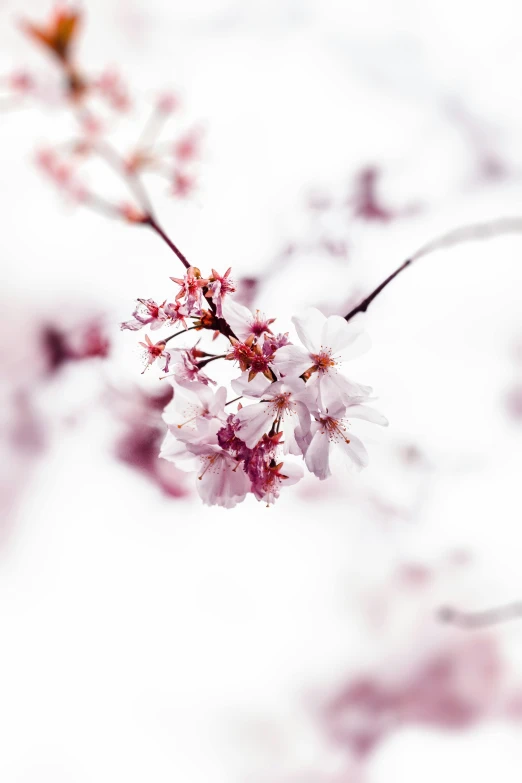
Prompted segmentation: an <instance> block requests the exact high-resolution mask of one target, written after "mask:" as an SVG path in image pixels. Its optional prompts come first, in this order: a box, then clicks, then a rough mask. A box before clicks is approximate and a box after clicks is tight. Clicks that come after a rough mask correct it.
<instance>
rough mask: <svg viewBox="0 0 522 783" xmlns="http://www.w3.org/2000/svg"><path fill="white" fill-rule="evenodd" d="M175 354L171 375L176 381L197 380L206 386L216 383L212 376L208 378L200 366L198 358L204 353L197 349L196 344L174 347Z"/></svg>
mask: <svg viewBox="0 0 522 783" xmlns="http://www.w3.org/2000/svg"><path fill="white" fill-rule="evenodd" d="M174 350H175V352H176V355H177V356H178V358H177V360H176V362H175V364H174V367H173V375H174V377H175V378H176V381H177V382H178V383H179V382H180V381H199V382H200V383H204V384H205V385H207V386H208V384H209V383H212V384H214V385H215V384H216V381H214V380H213V379H212V378H210V377H209V376H208V375H207V374H206V373H204V372H203V370H202V369H201V367H200V364H199V362H200V360H201V358H202V357H203V356H206V354H205V353H204V352H203V351H199V350H198V348H197V347H196V346H194V347H193V348H175V349H174Z"/></svg>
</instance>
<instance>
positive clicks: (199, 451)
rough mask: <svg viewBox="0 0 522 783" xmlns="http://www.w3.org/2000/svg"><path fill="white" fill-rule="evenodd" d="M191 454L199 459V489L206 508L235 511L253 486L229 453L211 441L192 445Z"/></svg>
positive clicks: (190, 446) (197, 485) (190, 447)
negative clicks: (220, 507) (233, 509)
mask: <svg viewBox="0 0 522 783" xmlns="http://www.w3.org/2000/svg"><path fill="white" fill-rule="evenodd" d="M189 450H190V451H191V453H192V454H194V455H195V456H196V457H198V459H199V470H198V481H197V484H196V487H197V490H198V493H199V496H200V498H201V500H202V501H203V503H204V504H205V505H207V506H223V507H224V508H234V506H236V505H237V504H238V503H241V502H242V501H243V500H244V499H245V497H246V495H247V492H248V491H249V490H250V483H249V481H248V478H247V476H246V475H245V473H244V472H243V471H242V470H239V469H238V468H239V462H238V461H237V460H236V459H235V458H234V457H233V456H232V455H231V454H230V453H229V452H228V451H225V450H224V449H222V448H221V447H220V446H219V444H218V443H217V442H216V443H213V442H212V441H207V442H206V443H193V444H191V445H189Z"/></svg>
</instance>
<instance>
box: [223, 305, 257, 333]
mask: <svg viewBox="0 0 522 783" xmlns="http://www.w3.org/2000/svg"><path fill="white" fill-rule="evenodd" d="M223 318H224V319H225V321H227V323H228V324H229V325H230V326H231V327H232V331H233V332H234V334H235V335H236V337H237V338H238V339H239V340H246V339H247V337H248V336H249V334H250V332H251V325H252V321H253V320H254V316H253V315H252V313H251V312H250V310H249V309H248V307H245V306H244V305H242V304H239V302H236V301H235V300H234V299H231V298H230V297H226V298H225V299H224V300H223Z"/></svg>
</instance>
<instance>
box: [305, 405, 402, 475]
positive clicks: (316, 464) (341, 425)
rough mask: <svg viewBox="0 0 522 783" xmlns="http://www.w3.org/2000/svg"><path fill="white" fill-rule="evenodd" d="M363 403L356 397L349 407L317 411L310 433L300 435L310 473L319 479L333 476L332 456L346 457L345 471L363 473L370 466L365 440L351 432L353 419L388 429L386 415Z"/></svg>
mask: <svg viewBox="0 0 522 783" xmlns="http://www.w3.org/2000/svg"><path fill="white" fill-rule="evenodd" d="M361 402H362V400H360V399H357V398H354V399H352V400H351V401H350V403H349V405H348V406H346V405H344V404H343V403H337V404H334V405H332V406H331V407H330V408H329V409H328V410H327V411H323V412H321V411H317V412H316V413H315V414H313V416H314V420H313V421H312V424H311V426H310V432H309V434H307V433H306V432H300V433H299V435H298V438H299V439H300V442H301V444H303V443H304V444H305V445H303V451H304V454H305V462H306V467H307V468H308V470H309V471H310V472H311V473H313V474H314V475H316V476H317V478H319V479H326V478H328V477H329V476H331V474H332V472H331V468H330V463H331V459H332V453H333V452H337V453H338V454H340V456H341V457H342V458H343V468H348V469H353V470H361V469H362V468H364V467H366V466H367V464H368V452H367V451H366V448H365V446H364V444H363V443H362V441H361V440H360V439H359V438H358V437H357V436H356V435H354V434H353V432H351V431H350V429H349V428H350V419H365V420H366V421H370V422H372V423H374V424H380V425H382V426H386V425H387V424H388V422H387V420H386V419H385V417H384V416H382V415H381V414H380V413H379V412H378V411H376V410H374V409H373V408H371V407H370V406H368V405H363V404H361Z"/></svg>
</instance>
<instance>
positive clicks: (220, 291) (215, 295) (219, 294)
mask: <svg viewBox="0 0 522 783" xmlns="http://www.w3.org/2000/svg"><path fill="white" fill-rule="evenodd" d="M231 271H232V269H231V268H229V269H227V271H226V272H225V274H224V275H220V274H219V272H216V270H215V269H213V270H212V277H211V278H210V282H209V284H208V292H207V293H206V294H205V296H206V297H207V298H208V299H212V302H213V303H214V305H215V307H216V313H217V316H218V318H223V300H224V298H225V296H226V295H227V294H233V293H234V291H235V290H236V285H235V283H234V281H233V280H230V278H229V275H230V272H231Z"/></svg>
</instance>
